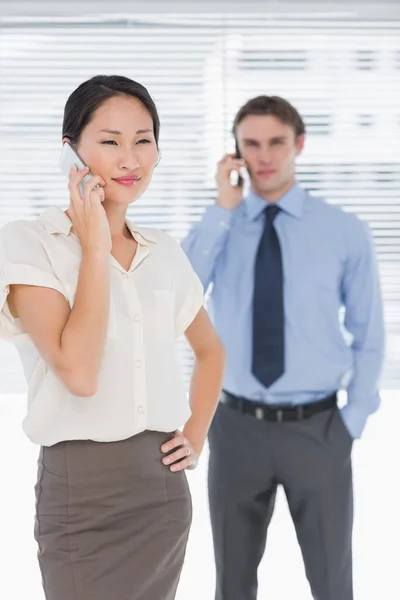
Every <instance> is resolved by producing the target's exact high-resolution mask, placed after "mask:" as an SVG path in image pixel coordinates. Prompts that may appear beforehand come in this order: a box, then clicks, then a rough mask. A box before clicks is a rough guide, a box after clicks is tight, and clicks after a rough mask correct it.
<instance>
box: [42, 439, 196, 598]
mask: <svg viewBox="0 0 400 600" xmlns="http://www.w3.org/2000/svg"><path fill="white" fill-rule="evenodd" d="M168 439H171V434H166V433H158V432H154V431H153V432H151V431H145V432H143V433H140V434H139V435H135V436H133V437H131V438H129V439H127V440H123V441H120V442H110V443H98V442H92V441H67V442H61V443H60V444H56V445H55V446H51V447H50V448H42V449H41V452H40V457H39V472H38V481H37V484H36V522H35V537H36V540H37V543H38V546H39V553H38V556H39V565H40V568H41V572H42V579H43V587H44V592H45V597H46V600H173V598H175V592H176V588H177V585H178V581H179V577H180V573H181V569H182V565H183V560H184V556H185V550H186V542H187V537H188V533H189V527H190V522H191V516H192V513H191V499H190V492H189V488H188V484H187V481H186V475H185V472H184V471H180V472H177V473H173V472H172V471H170V470H169V468H168V467H166V466H164V465H163V464H162V463H161V459H162V456H163V455H162V453H161V450H160V447H161V445H162V444H163V443H164V442H166V441H167V440H168Z"/></svg>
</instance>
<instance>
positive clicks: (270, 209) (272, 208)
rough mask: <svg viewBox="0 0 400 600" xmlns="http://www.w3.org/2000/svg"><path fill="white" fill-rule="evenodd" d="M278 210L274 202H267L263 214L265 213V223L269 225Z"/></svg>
mask: <svg viewBox="0 0 400 600" xmlns="http://www.w3.org/2000/svg"><path fill="white" fill-rule="evenodd" d="M280 210H281V209H280V208H279V206H277V205H276V204H269V205H268V206H267V208H266V209H265V214H266V219H267V223H268V224H269V225H271V224H272V223H273V222H274V219H275V217H276V215H277V214H278V212H279V211H280Z"/></svg>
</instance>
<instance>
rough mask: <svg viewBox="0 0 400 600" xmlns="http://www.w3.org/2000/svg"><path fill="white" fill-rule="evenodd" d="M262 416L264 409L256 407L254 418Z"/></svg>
mask: <svg viewBox="0 0 400 600" xmlns="http://www.w3.org/2000/svg"><path fill="white" fill-rule="evenodd" d="M263 418H264V409H263V408H261V407H257V408H256V419H259V420H262V419H263Z"/></svg>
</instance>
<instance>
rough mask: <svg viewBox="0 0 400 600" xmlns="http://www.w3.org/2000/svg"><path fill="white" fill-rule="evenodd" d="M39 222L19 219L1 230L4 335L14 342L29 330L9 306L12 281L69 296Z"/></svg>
mask: <svg viewBox="0 0 400 600" xmlns="http://www.w3.org/2000/svg"><path fill="white" fill-rule="evenodd" d="M36 225H37V223H36V222H35V221H33V222H29V221H15V222H14V223H10V224H8V225H5V226H4V227H3V228H2V229H1V230H0V338H3V339H7V340H10V341H13V342H16V341H23V339H24V338H25V336H26V334H25V332H24V331H23V329H22V325H21V322H20V320H19V319H15V318H14V317H13V316H12V315H11V312H10V309H9V307H8V302H7V296H8V294H9V292H10V285H12V284H25V285H34V286H39V287H46V288H51V289H54V290H56V291H58V292H60V293H61V294H63V295H64V296H66V293H65V291H64V289H63V286H62V284H61V282H60V280H59V279H57V277H56V275H55V274H54V271H53V269H52V266H51V262H50V259H49V256H48V254H47V252H46V249H45V247H44V244H43V242H42V241H41V239H40V234H39V231H37V230H36V229H35V226H36ZM46 235H48V234H46Z"/></svg>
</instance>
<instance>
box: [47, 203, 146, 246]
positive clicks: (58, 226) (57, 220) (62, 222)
mask: <svg viewBox="0 0 400 600" xmlns="http://www.w3.org/2000/svg"><path fill="white" fill-rule="evenodd" d="M39 221H41V222H42V223H43V225H44V227H45V229H46V231H47V233H49V234H50V235H52V234H57V233H61V234H63V235H69V234H70V233H71V229H72V222H71V219H70V218H69V217H68V216H67V215H66V214H65V212H64V211H63V210H62V209H61V208H59V207H58V206H50V207H49V208H46V210H45V211H44V212H43V213H42V214H41V215H40V216H39ZM126 225H127V227H128V229H129V231H130V232H131V234H132V236H133V238H134V239H135V240H136V241H137V242H138V243H139V244H144V245H145V246H148V242H153V243H157V239H156V238H155V236H154V235H153V234H152V233H150V231H149V230H148V229H147V228H145V227H143V228H139V227H137V226H136V225H135V224H134V223H133V222H132V221H131V220H130V219H126Z"/></svg>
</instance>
